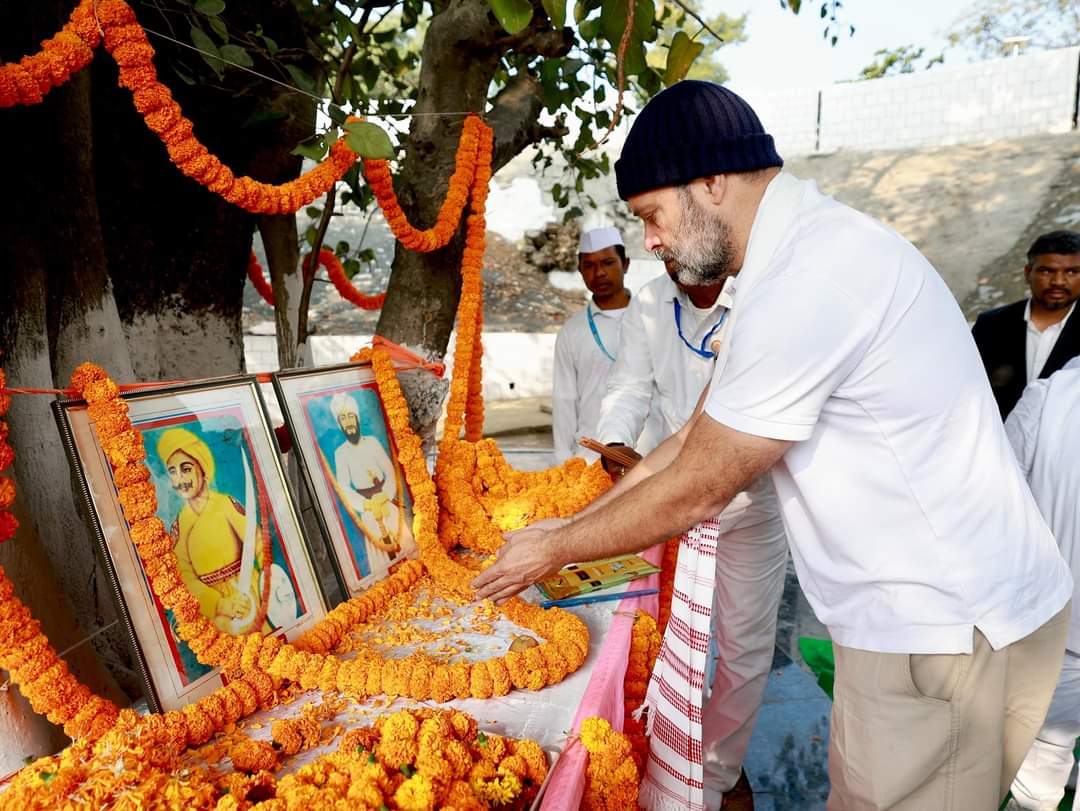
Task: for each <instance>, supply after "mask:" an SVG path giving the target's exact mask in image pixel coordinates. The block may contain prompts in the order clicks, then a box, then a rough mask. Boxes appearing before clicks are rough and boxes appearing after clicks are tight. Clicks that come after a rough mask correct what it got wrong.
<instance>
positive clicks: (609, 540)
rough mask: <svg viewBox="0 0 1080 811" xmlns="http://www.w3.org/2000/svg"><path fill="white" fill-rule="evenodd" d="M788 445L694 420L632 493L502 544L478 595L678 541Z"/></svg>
mask: <svg viewBox="0 0 1080 811" xmlns="http://www.w3.org/2000/svg"><path fill="white" fill-rule="evenodd" d="M791 444H792V443H791V442H788V441H784V440H777V439H767V438H765V437H759V436H754V435H752V434H745V433H742V432H740V431H736V430H734V429H731V428H728V427H727V426H725V425H722V424H721V423H719V422H717V421H715V420H713V419H712V418H711V417H708V416H703V417H699V418H698V419H696V420H695V421H694V424H693V426H692V427H691V428H690V429H689V432H688V434H687V436H686V439H685V441H684V443H683V445H682V448H681V449H680V450H679V451H678V453H677V455H676V456H675V458H674V459H673V460H672V461H671V463H670V464H668V465H667V466H665V467H664V468H663V469H662V470H659V471H657V472H655V473H653V474H652V475H649V476H647V478H645V479H644V480H643V481H640V483H639V484H638V485H637V486H636V487H629V488H623V489H622V490H621V492H620V493H619V494H618V495H616V496H615V497H613V498H611V499H609V500H607V501H605V503H604V504H602V505H600V506H599V507H597V508H595V509H593V510H590V511H589V512H588V513H587V514H582V515H580V517H578V518H577V519H575V520H574V521H573V522H571V523H570V524H568V525H566V526H564V527H562V528H558V529H553V530H549V531H547V532H543V533H542V534H540V533H539V532H537V533H533V534H532V535H528V536H526V535H519V536H515V537H514V538H512V539H510V540H508V541H507V543H506V544H505V545H504V546H503V547H502V548H501V549H500V550H499V554H498V560H497V561H496V562H495V564H494V565H492V566H491V567H490V568H488V569H486V570H485V571H483V572H481V573H480V575H479V576H478V577H477V578H476V579H475V580H474V581H473V586H474V587H475V588H476V590H477V592H476V596H477V598H478V599H482V598H485V597H487V598H491V599H494V600H501V599H505V598H507V597H511V596H513V595H514V594H517V593H518V592H520V591H521V590H522V589H525V588H527V587H528V586H530V585H532V584H533V583H535V582H536V581H537V580H540V579H542V578H544V577H546V576H547V575H549V574H551V573H553V572H555V571H557V570H558V569H560V568H561V567H562V566H565V565H566V564H568V563H573V562H574V561H581V560H596V559H598V558H605V557H611V556H612V555H619V554H625V553H629V552H637V551H640V550H642V549H646V548H648V547H649V546H652V545H653V544H655V543H658V542H660V541H662V540H665V539H667V538H670V537H672V536H673V535H677V534H679V533H681V532H683V531H685V530H687V529H689V528H690V527H692V526H694V525H695V524H698V523H700V522H701V521H703V520H705V519H706V518H710V517H712V516H714V515H717V514H718V513H719V512H720V511H721V510H723V509H724V507H726V506H727V505H728V503H729V502H730V501H731V499H733V498H734V497H735V496H736V495H737V494H738V493H739V492H741V491H742V490H744V489H745V488H746V487H747V486H748V485H749V484H750V483H751V482H752V481H753V480H754V479H756V478H758V477H759V476H761V475H762V474H763V473H765V471H767V470H768V469H769V468H770V467H772V466H773V464H775V463H776V462H777V460H779V459H780V457H782V456H783V455H784V453H786V452H787V450H788V448H789V447H791ZM662 447H663V446H662ZM651 456H652V455H651V454H650V457H651ZM537 535H539V537H537Z"/></svg>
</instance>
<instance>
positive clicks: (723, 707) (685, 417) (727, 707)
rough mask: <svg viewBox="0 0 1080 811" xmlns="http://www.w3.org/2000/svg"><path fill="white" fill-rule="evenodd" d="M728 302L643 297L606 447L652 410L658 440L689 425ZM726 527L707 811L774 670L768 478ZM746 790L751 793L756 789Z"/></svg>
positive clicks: (666, 286) (607, 420)
mask: <svg viewBox="0 0 1080 811" xmlns="http://www.w3.org/2000/svg"><path fill="white" fill-rule="evenodd" d="M730 303H731V299H730V297H729V296H728V295H727V294H723V293H721V285H719V284H717V285H709V286H701V287H696V288H691V287H682V286H680V285H679V284H677V283H676V282H675V281H674V280H673V279H672V278H671V277H670V276H669V275H667V274H665V275H663V276H660V277H657V278H656V279H653V280H652V281H650V282H649V283H648V284H646V285H645V286H644V287H642V288H641V290H639V291H638V292H637V294H636V295H635V296H634V300H633V301H632V302H631V303H630V306H629V307H628V308H627V309H626V315H625V316H624V317H623V324H622V332H621V334H620V337H619V352H618V359H617V360H616V361H615V366H614V369H613V371H612V373H611V377H610V378H609V380H608V387H607V395H606V396H605V397H604V401H603V403H602V404H601V407H600V421H599V425H598V426H597V434H598V436H597V438H598V439H599V440H600V441H601V442H603V443H605V444H617V445H627V446H630V447H633V446H634V439H635V437H637V436H638V435H639V434H640V433H641V431H642V429H643V427H644V426H645V423H646V420H647V419H648V417H649V413H650V409H654V410H659V412H660V414H661V417H662V420H663V431H662V435H661V436H660V437H658V439H659V440H663V439H666V438H667V437H669V436H671V435H672V434H674V433H675V432H676V431H678V430H679V429H680V428H682V427H683V426H684V425H686V423H687V422H688V421H689V419H690V417H691V416H692V415H693V413H694V406H695V404H696V403H697V401H698V398H699V397H700V396H701V392H702V391H703V390H704V389H705V387H706V386H707V385H708V384H709V381H710V379H711V378H712V375H713V368H714V365H715V360H716V352H715V349H714V348H713V346H712V344H713V342H714V341H715V339H716V336H717V334H718V332H719V328H720V327H721V326H722V324H723V320H724V318H725V316H726V315H727V309H728V305H730ZM654 392H655V395H654ZM654 396H655V398H656V407H655V408H654V406H653V399H654ZM640 450H641V452H643V453H644V452H647V451H648V449H647V448H645V449H640ZM719 521H720V524H721V526H722V528H723V530H724V535H723V538H722V539H721V542H720V543H718V544H717V549H716V590H715V592H714V597H713V614H712V617H713V629H714V630H713V634H712V640H711V641H712V647H713V654H714V656H715V659H714V661H715V670H714V671H710V672H709V673H708V674H707V675H709V676H711V680H710V682H709V683H711V684H712V691H711V692H710V694H709V698H708V703H707V704H706V705H705V707H704V708H703V713H702V758H703V768H704V775H705V779H704V783H705V799H706V806H707V807H713V806H717V807H719V805H720V798H721V796H722V795H724V794H727V793H729V792H731V791H732V789H733V787H734V786H735V784H736V782H737V781H738V779H739V774H740V771H741V768H742V763H743V759H744V758H745V757H746V749H747V747H748V746H749V744H750V735H751V733H752V732H753V729H754V722H755V721H756V719H757V713H758V708H759V707H760V706H761V698H762V695H763V694H764V692H765V683H766V681H768V677H769V668H770V666H771V665H772V660H773V649H774V646H775V641H776V615H777V610H778V608H779V605H780V598H781V597H782V596H783V593H784V576H785V570H786V563H787V537H786V536H785V535H784V523H783V519H782V518H781V517H780V510H779V506H778V505H777V503H776V491H775V490H774V489H773V486H772V482H771V481H770V480H769V478H768V477H767V476H763V477H762V478H760V479H758V480H757V481H756V482H755V483H754V484H753V485H752V486H751V487H750V488H749V489H748V490H747V491H746V492H744V493H740V494H739V495H738V496H736V497H735V499H734V500H733V501H732V502H731V504H730V505H728V507H727V508H726V509H725V510H724V511H723V514H722V515H721V516H720V517H719ZM738 791H739V792H744V793H749V787H748V786H746V787H745V788H744V787H742V786H740V788H739V789H738Z"/></svg>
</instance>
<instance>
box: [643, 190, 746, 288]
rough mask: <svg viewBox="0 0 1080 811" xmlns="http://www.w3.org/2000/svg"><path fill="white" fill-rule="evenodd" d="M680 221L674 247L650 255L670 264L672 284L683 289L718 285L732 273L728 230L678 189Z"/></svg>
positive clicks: (659, 249) (731, 243) (732, 261)
mask: <svg viewBox="0 0 1080 811" xmlns="http://www.w3.org/2000/svg"><path fill="white" fill-rule="evenodd" d="M679 202H680V203H681V204H682V222H680V224H679V233H678V239H677V244H676V245H675V246H673V247H672V248H671V249H669V250H664V249H662V248H657V249H656V251H654V253H655V254H656V258H657V259H659V260H660V261H662V262H671V263H672V265H673V267H674V271H675V281H677V282H678V283H679V284H682V285H686V286H687V287H700V286H702V285H710V284H718V283H719V282H722V281H723V280H724V279H726V278H727V277H728V276H731V275H733V274H734V273H735V268H734V264H735V245H734V241H733V240H732V236H731V228H730V227H729V226H728V224H727V223H726V222H724V221H723V220H721V219H717V218H713V217H710V216H709V215H708V213H706V212H705V210H704V209H702V208H701V207H699V206H698V204H697V203H696V202H694V198H693V197H691V196H690V190H689V189H688V188H686V187H685V186H684V187H681V188H680V189H679Z"/></svg>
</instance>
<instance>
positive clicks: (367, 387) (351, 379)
mask: <svg viewBox="0 0 1080 811" xmlns="http://www.w3.org/2000/svg"><path fill="white" fill-rule="evenodd" d="M411 373H412V372H405V374H411ZM273 379H274V387H275V389H276V390H277V393H278V399H279V402H280V405H281V410H282V413H283V414H284V416H285V421H286V424H287V425H288V426H289V431H290V433H291V434H292V438H293V449H294V451H296V454H297V457H298V459H299V461H300V466H301V468H302V470H303V472H304V476H305V478H306V480H307V483H308V489H309V490H310V492H311V495H312V500H313V501H314V502H315V507H316V509H315V512H316V514H317V515H318V518H319V522H320V524H321V526H322V529H323V533H324V535H325V536H326V538H327V540H328V542H329V545H330V548H331V552H332V554H331V557H332V558H333V560H334V561H335V565H336V567H337V569H338V574H339V576H340V577H341V581H342V584H343V585H344V586H345V590H346V593H347V594H348V595H349V596H353V595H355V594H358V593H359V592H361V591H363V590H364V588H366V587H367V586H368V585H369V584H370V583H371V582H373V581H375V580H378V579H380V578H381V577H383V576H384V575H385V573H386V570H387V569H388V568H389V567H390V566H391V564H393V563H394V562H396V561H397V560H400V559H401V558H403V557H414V556H415V554H416V544H415V542H414V541H413V536H412V497H411V495H410V494H409V488H408V485H407V484H406V482H405V475H404V473H403V472H402V470H401V466H400V465H399V464H398V461H397V448H395V447H394V440H393V437H392V436H391V434H390V431H389V429H388V428H387V421H386V412H385V410H384V409H383V405H382V401H381V400H380V399H379V393H378V390H377V389H376V386H375V376H374V374H373V373H372V370H371V367H370V365H368V364H348V365H343V366H330V367H323V368H316V369H296V370H290V371H284V372H278V373H277V374H275V375H274V377H273Z"/></svg>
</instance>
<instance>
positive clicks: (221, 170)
mask: <svg viewBox="0 0 1080 811" xmlns="http://www.w3.org/2000/svg"><path fill="white" fill-rule="evenodd" d="M99 25H100V29H101V31H102V32H104V37H103V38H104V42H105V49H106V50H107V51H108V52H109V53H110V54H111V55H112V57H113V59H114V60H115V61H116V64H117V67H119V68H120V85H121V86H122V87H126V88H127V89H128V90H130V91H131V93H132V96H133V99H134V102H135V109H136V110H138V111H139V114H140V115H142V117H143V119H144V120H145V121H146V126H147V127H149V128H150V130H151V131H152V132H153V133H154V134H155V135H157V136H158V138H160V139H161V142H162V143H163V144H165V147H166V149H168V151H169V160H171V161H172V162H173V163H174V164H176V166H177V168H179V169H180V171H181V172H183V173H184V174H185V175H187V176H188V177H190V178H191V179H192V180H194V181H196V182H197V183H199V184H200V185H202V186H205V187H206V188H207V189H208V190H210V191H211V192H213V193H214V194H218V195H220V196H221V197H223V198H224V199H226V200H228V201H229V202H230V203H233V204H234V205H237V206H239V207H240V208H242V209H244V210H245V211H250V212H251V213H253V214H288V213H291V212H293V211H297V210H299V209H300V208H302V207H303V206H306V205H307V204H308V203H310V202H312V201H313V200H314V199H315V198H317V197H321V196H322V195H323V194H326V192H327V191H329V189H330V187H331V186H332V185H333V184H334V183H336V182H337V181H339V180H341V178H342V177H343V176H344V175H345V172H347V171H348V170H349V167H351V166H352V165H353V163H354V162H355V161H356V157H357V155H356V153H355V152H353V151H352V150H351V149H350V148H349V147H348V145H347V144H346V143H345V139H344V138H341V139H338V141H337V142H336V143H335V144H334V145H333V146H332V147H331V148H330V155H329V157H327V159H326V160H324V161H323V162H322V163H320V164H318V165H317V166H315V167H314V168H313V169H311V170H310V171H308V172H307V173H306V174H303V175H301V176H300V177H298V178H296V179H295V180H290V181H288V182H286V183H282V184H280V185H274V184H271V183H262V182H260V181H258V180H254V179H253V178H250V177H237V176H236V175H234V174H233V171H232V170H231V169H230V168H229V167H228V166H226V165H225V164H223V163H222V162H221V161H220V160H219V159H218V158H217V157H216V156H214V155H212V154H210V152H209V151H208V150H207V148H206V147H205V146H203V144H202V143H201V142H200V141H199V140H198V139H197V138H196V137H195V135H194V133H193V125H192V123H191V121H189V120H188V119H187V118H185V117H184V115H183V111H182V110H181V109H180V105H179V104H177V103H176V102H175V101H174V100H173V97H172V92H171V91H170V90H169V88H168V87H166V86H165V85H163V84H162V83H161V82H159V81H158V78H157V70H156V68H155V67H154V49H153V47H152V46H151V45H150V42H149V41H148V40H147V38H146V32H145V31H144V30H143V28H142V26H141V25H139V22H138V20H137V19H136V17H135V12H134V11H132V9H131V7H130V6H129V5H128V4H127V3H125V2H124V1H123V0H81V2H80V3H79V6H78V7H77V8H76V9H75V11H74V12H72V15H71V18H70V19H69V21H68V24H67V25H66V26H64V29H63V30H62V31H61V32H60V33H58V34H57V35H56V36H55V37H53V38H52V39H50V40H47V41H46V42H45V43H43V45H42V50H41V51H40V52H39V53H37V54H34V55H33V56H27V57H24V58H23V59H22V60H21V61H20V62H18V63H8V64H4V65H0V107H9V106H12V105H14V104H33V103H36V102H39V101H41V98H42V96H43V94H44V93H46V92H47V91H48V90H49V89H50V88H51V87H56V86H58V85H60V84H63V83H64V82H66V81H67V80H68V79H70V78H71V75H72V74H73V73H74V72H76V71H77V70H80V69H81V68H83V67H85V66H86V65H87V64H88V63H89V62H90V59H91V58H92V55H93V54H92V51H93V49H94V48H95V47H97V45H98V42H99V41H100V39H101V38H102V37H101V35H100V34H99V29H98V26H99Z"/></svg>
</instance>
